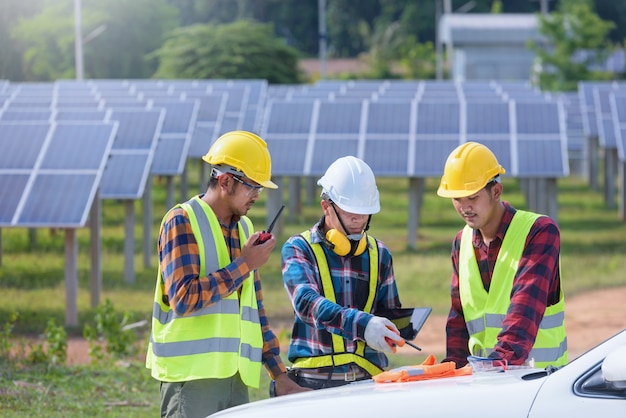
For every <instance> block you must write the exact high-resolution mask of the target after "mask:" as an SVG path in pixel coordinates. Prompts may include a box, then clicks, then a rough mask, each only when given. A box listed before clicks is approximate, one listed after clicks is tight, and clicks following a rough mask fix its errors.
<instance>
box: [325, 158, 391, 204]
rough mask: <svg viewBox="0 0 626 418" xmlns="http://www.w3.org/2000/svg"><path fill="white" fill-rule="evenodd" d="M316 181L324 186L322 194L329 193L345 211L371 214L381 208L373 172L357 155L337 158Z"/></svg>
mask: <svg viewBox="0 0 626 418" xmlns="http://www.w3.org/2000/svg"><path fill="white" fill-rule="evenodd" d="M317 184H318V186H322V194H324V193H325V194H326V195H328V197H329V198H330V200H332V201H333V202H334V203H335V204H337V206H339V207H340V208H341V209H342V210H345V211H346V212H350V213H356V214H358V215H371V214H373V213H378V212H379V211H380V202H379V198H378V188H377V187H376V178H375V177H374V173H373V172H372V169H371V168H370V167H369V166H368V165H367V164H366V163H365V162H364V161H362V160H360V159H358V158H356V157H353V156H347V157H341V158H339V159H337V160H335V162H334V163H332V164H331V165H330V166H329V167H328V169H327V170H326V173H325V174H324V175H323V176H322V177H321V178H320V179H319V180H318V181H317Z"/></svg>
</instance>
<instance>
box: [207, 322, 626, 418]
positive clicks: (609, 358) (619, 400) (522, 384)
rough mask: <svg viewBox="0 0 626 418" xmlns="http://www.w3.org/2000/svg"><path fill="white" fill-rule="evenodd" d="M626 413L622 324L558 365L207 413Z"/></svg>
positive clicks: (344, 390) (307, 416) (360, 387)
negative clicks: (611, 332)
mask: <svg viewBox="0 0 626 418" xmlns="http://www.w3.org/2000/svg"><path fill="white" fill-rule="evenodd" d="M461 416H462V417H481V418H489V417H498V418H501V417H507V418H516V417H525V418H529V417H530V418H543V417H545V418H556V417H568V418H573V417H603V418H612V417H620V418H623V417H626V330H623V331H622V332H620V333H618V334H616V335H614V336H613V337H611V338H609V339H608V340H606V341H605V342H603V343H601V344H599V345H598V346H596V347H594V348H593V349H591V350H589V351H588V352H587V353H585V354H583V355H582V356H580V357H578V358H576V359H575V360H572V361H570V363H569V364H568V365H566V366H564V367H562V368H560V369H550V368H548V369H545V370H544V369H532V368H531V369H529V368H524V369H521V368H517V369H514V370H511V369H509V370H506V371H502V370H501V371H481V372H477V371H474V373H473V374H472V375H469V376H459V377H447V378H441V379H434V380H424V381H414V382H405V383H376V382H374V381H373V380H367V381H360V382H355V383H351V384H349V385H346V386H341V387H337V388H330V389H321V390H316V391H312V392H306V393H300V394H296V395H288V396H282V397H278V398H270V399H265V400H261V401H257V402H251V403H249V404H246V405H241V406H238V407H234V408H230V409H227V410H224V411H221V412H218V413H216V414H213V415H211V418H213V417H223V418H230V417H233V418H234V417H237V418H244V417H251V418H252V417H253V418H313V417H315V418H317V417H323V418H332V417H337V418H346V417H361V418H367V417H375V418H386V417H461Z"/></svg>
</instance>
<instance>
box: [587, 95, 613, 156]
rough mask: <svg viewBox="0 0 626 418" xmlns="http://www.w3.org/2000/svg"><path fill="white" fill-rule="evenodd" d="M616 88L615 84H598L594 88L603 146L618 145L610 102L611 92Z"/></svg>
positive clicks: (599, 136)
mask: <svg viewBox="0 0 626 418" xmlns="http://www.w3.org/2000/svg"><path fill="white" fill-rule="evenodd" d="M614 90H616V88H615V85H614V84H607V85H602V86H596V87H595V88H594V89H593V100H594V114H595V117H596V126H597V128H598V139H599V142H600V146H601V147H602V148H610V149H615V148H616V147H617V142H616V138H615V130H614V127H613V116H612V113H611V102H610V94H611V92H613V91H614Z"/></svg>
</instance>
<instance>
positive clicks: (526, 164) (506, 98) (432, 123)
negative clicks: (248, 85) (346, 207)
mask: <svg viewBox="0 0 626 418" xmlns="http://www.w3.org/2000/svg"><path fill="white" fill-rule="evenodd" d="M516 87H517V88H514V87H513V86H512V85H510V86H505V85H498V84H495V83H482V84H480V83H466V84H457V83H452V82H435V81H433V82H397V83H396V82H393V81H384V82H378V83H376V82H370V83H357V82H325V83H320V84H318V85H316V87H315V88H308V89H304V88H299V87H295V88H294V89H293V91H291V92H290V91H289V90H288V89H285V88H282V89H281V90H280V91H279V92H273V91H272V88H271V87H270V90H269V92H268V96H269V97H273V98H272V99H270V100H269V102H268V104H267V106H266V113H265V123H264V125H263V127H262V129H261V136H262V137H263V138H265V139H266V140H267V142H268V146H269V148H270V152H271V154H272V159H273V172H274V173H275V175H287V176H298V175H302V176H319V175H321V174H323V172H324V171H325V169H326V168H327V167H328V165H329V164H330V163H331V162H332V161H334V160H335V159H336V158H338V157H340V156H343V155H347V154H350V155H355V156H358V157H360V158H362V159H363V160H365V161H366V162H368V164H370V166H371V167H372V169H373V170H374V172H375V173H376V174H377V175H379V176H390V177H396V176H398V177H437V176H440V175H441V172H442V170H443V165H444V163H445V160H446V158H447V156H448V154H449V152H450V151H451V150H452V149H453V148H455V147H456V146H458V145H459V144H461V143H463V142H467V141H472V140H474V141H479V142H482V143H484V144H485V145H487V146H489V147H490V148H491V149H492V150H493V151H494V153H495V154H496V156H497V157H498V158H499V159H500V161H501V162H502V164H503V165H504V166H505V167H506V168H507V171H508V174H510V175H512V176H514V177H563V176H566V175H568V174H569V167H568V160H567V157H568V153H567V144H568V141H567V127H566V119H567V114H566V110H565V105H564V104H563V102H562V101H561V100H553V99H551V98H550V97H547V96H544V95H542V94H540V93H538V92H537V91H536V90H533V89H532V88H530V87H529V86H516ZM321 93H323V94H321ZM538 156H541V157H542V158H538Z"/></svg>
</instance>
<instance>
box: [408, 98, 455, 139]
mask: <svg viewBox="0 0 626 418" xmlns="http://www.w3.org/2000/svg"><path fill="white" fill-rule="evenodd" d="M416 133H417V134H418V135H433V134H447V135H456V136H458V135H460V133H461V107H460V104H459V103H458V102H457V101H420V102H418V103H417V125H416ZM457 142H458V140H457Z"/></svg>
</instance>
